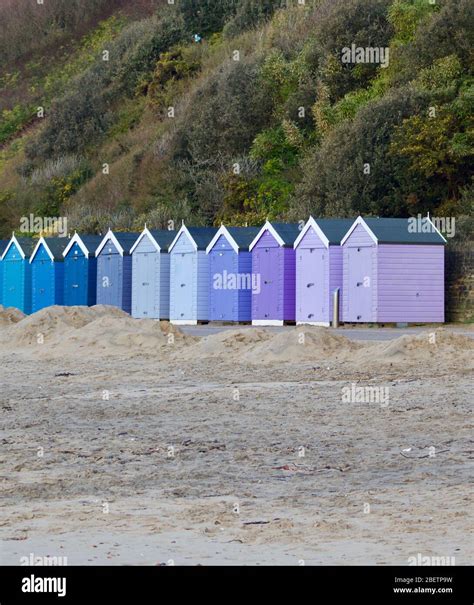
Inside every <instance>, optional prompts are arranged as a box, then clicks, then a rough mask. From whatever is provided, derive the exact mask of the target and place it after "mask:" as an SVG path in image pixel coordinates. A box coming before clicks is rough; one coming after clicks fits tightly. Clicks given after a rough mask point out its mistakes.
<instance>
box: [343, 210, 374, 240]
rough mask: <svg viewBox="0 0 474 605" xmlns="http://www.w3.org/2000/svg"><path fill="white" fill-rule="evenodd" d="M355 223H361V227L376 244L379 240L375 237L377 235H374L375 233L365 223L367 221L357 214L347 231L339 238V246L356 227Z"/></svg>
mask: <svg viewBox="0 0 474 605" xmlns="http://www.w3.org/2000/svg"><path fill="white" fill-rule="evenodd" d="M357 225H363V227H364V228H365V229H366V230H367V233H368V234H369V235H370V237H371V238H372V239H373V241H374V242H375V243H376V244H378V243H379V240H378V239H377V237H376V236H375V233H374V232H373V231H372V229H370V227H369V226H368V225H367V223H366V222H365V221H364V219H363V218H362V217H361V216H360V215H359V216H358V217H357V218H356V220H355V221H354V222H353V223H352V225H351V226H350V227H349V231H348V232H347V233H346V235H345V236H344V237H343V238H342V239H341V244H340V245H341V246H343V245H344V244H345V242H346V240H347V238H348V237H349V236H350V234H351V233H352V232H353V231H354V229H355V228H356V227H357Z"/></svg>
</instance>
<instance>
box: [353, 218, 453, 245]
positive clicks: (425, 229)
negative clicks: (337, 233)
mask: <svg viewBox="0 0 474 605" xmlns="http://www.w3.org/2000/svg"><path fill="white" fill-rule="evenodd" d="M357 225H363V226H364V228H365V229H366V230H367V232H368V233H369V235H370V236H371V237H372V239H373V240H374V241H375V242H376V243H377V244H438V245H439V244H445V243H446V239H445V238H444V237H443V236H442V235H441V233H440V232H439V231H438V229H436V227H435V226H434V225H433V223H432V222H431V220H430V219H429V218H428V217H423V218H421V217H420V218H416V217H412V218H362V217H361V216H359V217H358V218H357V219H356V220H355V221H354V223H353V224H352V226H351V227H350V229H349V230H348V232H347V233H346V235H345V236H344V237H343V239H342V241H341V244H344V243H345V242H346V240H347V239H348V238H349V236H350V235H351V233H352V232H353V231H354V229H355V228H356V227H357Z"/></svg>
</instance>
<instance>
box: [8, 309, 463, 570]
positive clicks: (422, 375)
mask: <svg viewBox="0 0 474 605" xmlns="http://www.w3.org/2000/svg"><path fill="white" fill-rule="evenodd" d="M473 350H474V340H473V339H472V338H471V337H469V336H466V335H463V334H459V333H457V332H456V331H452V330H450V329H443V328H436V329H435V328H433V330H432V331H428V332H424V333H422V334H419V335H413V336H411V335H410V336H402V337H400V338H397V339H394V340H391V341H373V342H356V341H354V340H352V339H350V338H347V337H345V336H343V335H339V334H334V333H333V332H331V331H330V330H327V329H324V328H310V327H303V326H302V327H298V328H291V329H288V330H286V331H283V332H279V333H275V332H271V331H268V330H265V329H263V328H258V329H257V328H248V327H247V328H235V329H230V330H226V331H223V332H219V333H217V334H212V335H210V336H206V337H203V338H200V337H198V336H190V335H186V334H184V333H183V332H182V331H181V330H178V329H177V328H174V327H173V326H170V325H169V324H168V323H166V322H154V321H151V320H133V319H131V318H130V317H128V316H127V315H125V314H124V313H122V312H121V311H118V310H116V309H112V308H107V307H94V308H92V309H86V308H79V307H71V308H69V309H67V308H61V307H51V308H48V309H45V310H43V311H40V312H39V313H37V314H35V315H33V316H30V317H23V316H22V314H21V313H19V312H15V311H13V310H11V309H0V378H1V380H0V382H1V392H0V405H1V414H2V426H1V431H0V438H1V444H2V449H1V452H2V455H1V457H0V458H1V467H0V496H1V497H0V502H1V504H0V507H1V509H0V510H1V520H0V540H1V541H0V563H1V564H3V565H18V564H20V562H21V557H24V556H29V555H30V553H34V555H35V556H51V557H53V556H55V557H67V563H68V564H69V565H75V564H89V565H94V564H110V565H123V564H129V565H143V564H144V565H159V564H175V565H195V564H202V565H206V564H223V565H235V564H244V565H265V564H290V565H293V564H294V565H298V564H303V563H304V564H306V565H312V564H317V565H330V564H335V565H362V564H364V565H365V564H368V565H371V564H381V565H408V562H409V558H410V557H412V556H417V554H418V553H421V555H423V556H445V557H455V561H456V565H468V564H472V562H473V547H472V540H471V538H470V528H471V527H472V521H473V520H472V514H471V510H472V508H471V506H470V503H471V496H472V491H471V488H470V486H469V480H470V477H472V468H473V464H472V460H473V450H474V448H473V446H472V426H471V422H470V417H471V414H472V360H473V358H474V356H473ZM366 387H370V388H369V389H367V388H366Z"/></svg>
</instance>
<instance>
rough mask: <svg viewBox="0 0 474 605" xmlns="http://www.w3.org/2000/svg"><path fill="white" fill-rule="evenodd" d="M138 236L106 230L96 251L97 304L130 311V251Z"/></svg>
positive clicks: (137, 234)
mask: <svg viewBox="0 0 474 605" xmlns="http://www.w3.org/2000/svg"><path fill="white" fill-rule="evenodd" d="M139 236H140V234H139V233H125V232H120V231H117V232H112V230H111V229H109V231H108V233H107V234H106V235H105V236H104V238H103V239H102V241H101V243H100V244H99V247H98V248H97V250H96V257H97V304H98V305H112V306H113V307H118V308H119V309H122V310H123V311H125V312H126V313H130V312H131V310H132V257H131V256H130V250H131V249H132V246H133V244H134V243H135V242H136V241H137V239H138V237H139Z"/></svg>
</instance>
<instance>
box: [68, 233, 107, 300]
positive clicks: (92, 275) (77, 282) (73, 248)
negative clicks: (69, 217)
mask: <svg viewBox="0 0 474 605" xmlns="http://www.w3.org/2000/svg"><path fill="white" fill-rule="evenodd" d="M101 241H102V236H101V235H79V234H78V233H75V234H74V236H73V237H72V238H71V239H70V240H69V243H68V245H67V246H66V248H65V250H64V252H63V256H64V304H65V305H66V306H76V305H79V306H89V307H91V306H93V305H95V304H96V298H97V259H96V257H95V251H96V250H97V247H98V246H99V244H100V242H101Z"/></svg>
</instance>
